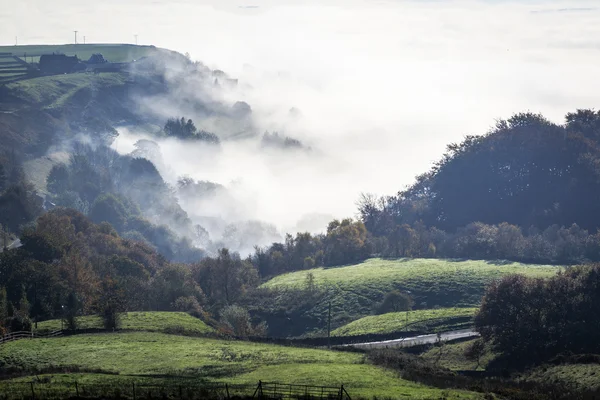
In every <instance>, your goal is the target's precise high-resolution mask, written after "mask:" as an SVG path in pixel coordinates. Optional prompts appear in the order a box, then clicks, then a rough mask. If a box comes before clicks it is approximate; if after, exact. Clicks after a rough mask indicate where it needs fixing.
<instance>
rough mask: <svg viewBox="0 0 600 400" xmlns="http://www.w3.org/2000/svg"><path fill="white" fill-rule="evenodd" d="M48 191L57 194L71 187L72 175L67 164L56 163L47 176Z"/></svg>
mask: <svg viewBox="0 0 600 400" xmlns="http://www.w3.org/2000/svg"><path fill="white" fill-rule="evenodd" d="M46 185H47V187H48V191H50V193H53V194H55V195H59V194H62V193H64V192H66V191H68V190H70V188H71V177H70V175H69V168H68V167H67V166H66V165H65V164H62V163H61V164H56V165H54V166H53V167H52V169H51V170H50V173H49V174H48V177H47V178H46Z"/></svg>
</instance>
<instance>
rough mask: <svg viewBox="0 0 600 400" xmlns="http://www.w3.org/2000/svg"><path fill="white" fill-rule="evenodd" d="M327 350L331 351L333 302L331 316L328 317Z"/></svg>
mask: <svg viewBox="0 0 600 400" xmlns="http://www.w3.org/2000/svg"><path fill="white" fill-rule="evenodd" d="M327 348H328V349H331V302H329V316H328V317H327Z"/></svg>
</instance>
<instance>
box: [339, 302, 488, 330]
mask: <svg viewBox="0 0 600 400" xmlns="http://www.w3.org/2000/svg"><path fill="white" fill-rule="evenodd" d="M477 310H478V309H477V308H473V307H470V308H439V309H432V310H414V311H408V312H407V311H400V312H392V313H386V314H381V315H370V316H368V317H363V318H361V319H358V320H356V321H352V322H350V323H349V324H347V325H344V326H342V327H339V328H337V329H335V330H334V331H333V332H331V334H332V335H333V336H357V335H368V334H386V333H394V332H401V331H403V330H413V331H415V330H421V331H424V332H433V331H435V330H439V331H450V330H455V329H464V328H466V327H469V326H471V325H472V318H473V316H474V315H475V313H476V312H477Z"/></svg>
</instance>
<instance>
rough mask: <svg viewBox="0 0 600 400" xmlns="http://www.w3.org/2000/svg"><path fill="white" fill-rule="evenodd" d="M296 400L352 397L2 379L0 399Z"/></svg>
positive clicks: (326, 392) (284, 388) (297, 390)
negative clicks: (252, 399)
mask: <svg viewBox="0 0 600 400" xmlns="http://www.w3.org/2000/svg"><path fill="white" fill-rule="evenodd" d="M231 398H257V399H294V400H334V399H337V400H350V396H349V395H348V392H347V391H346V389H344V386H343V385H342V386H340V387H327V386H310V385H292V384H285V383H277V382H268V383H266V382H262V381H259V382H258V385H231V384H227V383H206V382H201V383H191V382H186V383H182V384H163V385H157V384H143V383H135V382H132V383H122V382H120V383H114V384H98V383H80V382H47V383H45V382H1V383H0V400H55V399H133V400H138V399H161V400H163V399H164V400H166V399H181V400H188V399H189V400H194V399H231Z"/></svg>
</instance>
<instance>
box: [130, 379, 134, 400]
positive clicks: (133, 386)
mask: <svg viewBox="0 0 600 400" xmlns="http://www.w3.org/2000/svg"><path fill="white" fill-rule="evenodd" d="M131 385H132V386H133V400H135V382H132V383H131Z"/></svg>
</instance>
